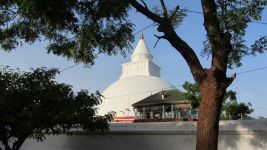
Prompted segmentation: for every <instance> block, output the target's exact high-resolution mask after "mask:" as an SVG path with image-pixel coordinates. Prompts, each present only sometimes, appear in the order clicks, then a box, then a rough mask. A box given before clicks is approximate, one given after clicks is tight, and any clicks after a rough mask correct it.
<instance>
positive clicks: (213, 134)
mask: <svg viewBox="0 0 267 150" xmlns="http://www.w3.org/2000/svg"><path fill="white" fill-rule="evenodd" d="M224 85H225V83H224V82H223V81H219V80H218V77H216V76H213V75H212V76H209V75H208V76H207V78H206V79H204V80H203V82H202V84H201V85H200V93H201V102H200V110H199V117H198V125H197V145H196V149H197V150H217V149H218V131H219V117H220V109H221V106H222V101H223V96H224V93H225V90H226V87H225V86H224Z"/></svg>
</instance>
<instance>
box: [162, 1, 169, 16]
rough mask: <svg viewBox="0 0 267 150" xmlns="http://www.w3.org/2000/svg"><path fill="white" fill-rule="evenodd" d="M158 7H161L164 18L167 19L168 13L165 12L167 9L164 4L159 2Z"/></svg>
mask: <svg viewBox="0 0 267 150" xmlns="http://www.w3.org/2000/svg"><path fill="white" fill-rule="evenodd" d="M160 5H161V8H162V11H163V16H164V18H168V11H167V7H166V5H165V3H164V0H160Z"/></svg>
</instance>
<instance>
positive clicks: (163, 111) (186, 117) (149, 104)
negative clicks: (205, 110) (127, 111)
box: [132, 89, 197, 122]
mask: <svg viewBox="0 0 267 150" xmlns="http://www.w3.org/2000/svg"><path fill="white" fill-rule="evenodd" d="M191 103H192V102H191V101H190V100H186V99H185V97H184V96H183V93H182V92H180V91H179V90H176V89H173V90H163V91H161V92H158V93H156V94H154V95H151V96H149V97H147V98H145V99H143V100H141V101H139V102H137V103H134V104H133V105H132V106H133V107H134V110H135V116H136V120H135V122H151V121H163V122H164V121H193V120H195V119H196V117H197V112H196V110H194V109H193V108H192V104H191Z"/></svg>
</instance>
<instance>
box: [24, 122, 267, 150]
mask: <svg viewBox="0 0 267 150" xmlns="http://www.w3.org/2000/svg"><path fill="white" fill-rule="evenodd" d="M195 136H196V122H194V123H189V122H180V123H171V122H169V123H133V124H131V123H113V124H111V131H110V133H108V134H107V135H88V134H85V133H84V132H75V134H74V135H73V136H66V135H59V136H48V137H47V140H46V141H44V142H36V141H35V140H31V139H29V140H27V141H26V142H25V143H24V145H23V146H22V149H23V150H89V149H90V150H193V149H194V148H195V144H196V141H195ZM219 150H267V120H265V119H264V120H251V121H224V122H221V123H220V134H219Z"/></svg>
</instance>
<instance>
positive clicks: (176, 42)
mask: <svg viewBox="0 0 267 150" xmlns="http://www.w3.org/2000/svg"><path fill="white" fill-rule="evenodd" d="M130 3H131V5H132V6H133V7H134V8H135V9H136V10H137V11H138V12H140V13H142V14H144V15H145V16H147V17H148V18H150V19H151V20H153V21H155V22H157V23H158V24H159V27H158V29H160V32H163V33H164V38H165V39H167V40H168V41H169V43H170V44H171V45H172V46H173V47H174V48H175V49H176V50H177V51H178V52H179V53H180V54H181V55H182V56H183V58H184V59H185V61H186V62H187V64H188V66H189V68H190V70H191V72H192V75H193V77H194V79H195V80H196V81H197V82H200V80H201V77H202V75H203V67H202V65H201V63H200V61H199V59H198V57H197V55H196V53H195V52H194V50H193V49H192V48H191V47H190V46H189V45H188V44H187V43H186V42H185V41H183V40H182V39H181V38H180V37H179V36H178V35H177V34H176V32H175V31H174V29H173V27H172V25H171V22H170V20H169V19H165V18H161V17H159V16H158V15H156V14H154V13H152V12H151V11H150V10H148V9H146V8H144V7H143V6H142V5H140V4H139V3H138V2H137V1H136V0H130Z"/></svg>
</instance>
